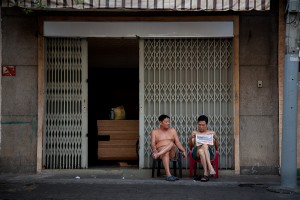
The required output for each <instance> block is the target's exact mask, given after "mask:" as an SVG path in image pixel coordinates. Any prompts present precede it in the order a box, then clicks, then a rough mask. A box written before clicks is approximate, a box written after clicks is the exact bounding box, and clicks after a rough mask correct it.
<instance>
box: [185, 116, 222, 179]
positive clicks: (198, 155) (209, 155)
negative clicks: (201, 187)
mask: <svg viewBox="0 0 300 200" xmlns="http://www.w3.org/2000/svg"><path fill="white" fill-rule="evenodd" d="M207 124H208V118H207V116H205V115H201V116H200V117H198V130H196V131H193V132H192V133H191V135H190V137H189V143H188V145H189V147H190V149H192V156H193V159H194V160H201V164H202V166H203V171H204V173H203V177H202V178H201V179H200V180H201V181H203V182H206V181H208V180H209V176H208V175H209V174H210V175H214V174H216V172H215V170H214V168H213V166H212V164H211V162H210V161H211V160H212V159H213V158H214V156H215V155H214V153H215V146H216V147H217V148H219V141H218V137H217V135H216V133H215V132H214V131H210V130H207ZM196 134H213V140H214V145H208V144H201V145H199V146H196V140H195V138H196ZM208 173H209V174H208Z"/></svg>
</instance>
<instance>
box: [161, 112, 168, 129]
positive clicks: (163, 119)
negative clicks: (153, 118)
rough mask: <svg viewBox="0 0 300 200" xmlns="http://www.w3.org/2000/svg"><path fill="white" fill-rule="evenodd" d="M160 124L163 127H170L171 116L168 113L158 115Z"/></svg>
mask: <svg viewBox="0 0 300 200" xmlns="http://www.w3.org/2000/svg"><path fill="white" fill-rule="evenodd" d="M158 121H159V124H160V126H161V127H162V128H165V129H168V128H169V126H170V117H169V116H168V115H160V116H159V117H158Z"/></svg>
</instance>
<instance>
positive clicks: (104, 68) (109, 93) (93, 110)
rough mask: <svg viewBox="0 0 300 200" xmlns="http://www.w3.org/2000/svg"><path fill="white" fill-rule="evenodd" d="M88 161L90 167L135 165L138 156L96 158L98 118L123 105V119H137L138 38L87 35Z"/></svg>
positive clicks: (104, 118)
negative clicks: (119, 158)
mask: <svg viewBox="0 0 300 200" xmlns="http://www.w3.org/2000/svg"><path fill="white" fill-rule="evenodd" d="M87 42H88V119H89V120H88V130H89V133H88V155H89V156H88V163H89V168H93V167H114V166H115V167H119V166H120V165H122V164H123V165H124V163H125V165H126V166H132V167H138V160H107V159H104V160H102V159H99V156H98V147H99V143H98V142H99V140H100V138H99V136H98V129H97V120H109V119H110V118H109V117H110V110H111V108H115V107H118V106H124V108H125V113H126V115H125V119H126V120H138V119H139V41H138V39H128V38H127V39H122V38H88V39H87Z"/></svg>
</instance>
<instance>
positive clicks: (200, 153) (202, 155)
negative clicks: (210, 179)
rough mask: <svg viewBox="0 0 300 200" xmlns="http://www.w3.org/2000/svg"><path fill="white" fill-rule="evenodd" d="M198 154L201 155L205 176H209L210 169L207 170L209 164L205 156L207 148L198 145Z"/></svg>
mask: <svg viewBox="0 0 300 200" xmlns="http://www.w3.org/2000/svg"><path fill="white" fill-rule="evenodd" d="M198 148H199V149H198V154H199V157H200V161H201V164H202V167H203V172H204V173H203V175H204V176H208V171H207V164H206V158H205V150H204V149H203V148H202V146H201V147H198Z"/></svg>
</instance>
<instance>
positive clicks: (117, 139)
mask: <svg viewBox="0 0 300 200" xmlns="http://www.w3.org/2000/svg"><path fill="white" fill-rule="evenodd" d="M97 128H98V135H100V136H108V137H106V138H108V141H98V159H99V160H137V159H138V158H137V153H136V143H137V141H138V138H139V121H138V120H97Z"/></svg>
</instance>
